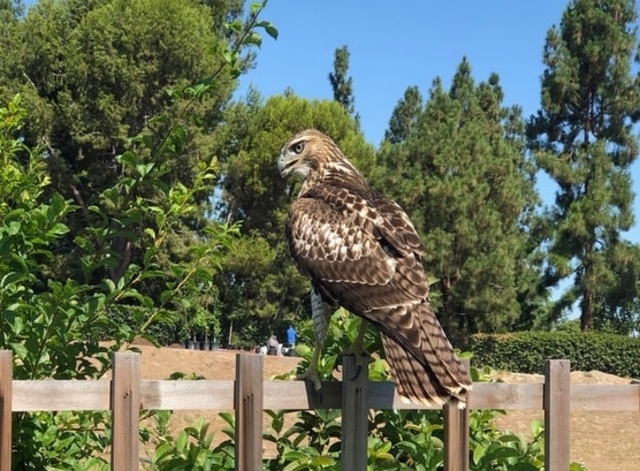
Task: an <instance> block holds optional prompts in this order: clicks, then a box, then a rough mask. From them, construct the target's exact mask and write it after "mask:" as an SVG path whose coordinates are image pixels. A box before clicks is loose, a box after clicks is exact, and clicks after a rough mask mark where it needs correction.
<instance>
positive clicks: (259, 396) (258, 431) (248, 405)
mask: <svg viewBox="0 0 640 471" xmlns="http://www.w3.org/2000/svg"><path fill="white" fill-rule="evenodd" d="M262 363H263V358H262V355H249V354H242V353H239V354H238V355H236V384H235V398H234V407H235V412H236V471H262V405H263V400H264V399H263V390H264V385H263V372H262Z"/></svg>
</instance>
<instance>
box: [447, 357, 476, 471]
mask: <svg viewBox="0 0 640 471" xmlns="http://www.w3.org/2000/svg"><path fill="white" fill-rule="evenodd" d="M462 363H463V364H464V366H465V367H466V368H467V371H469V367H470V362H469V359H466V358H465V359H463V360H462ZM470 394H472V393H470ZM467 399H468V397H467ZM459 405H460V401H458V400H457V399H451V400H450V401H449V402H447V403H446V404H445V406H444V410H443V414H444V469H445V471H467V470H468V469H469V407H468V405H467V406H466V407H465V408H464V409H460V407H459Z"/></svg>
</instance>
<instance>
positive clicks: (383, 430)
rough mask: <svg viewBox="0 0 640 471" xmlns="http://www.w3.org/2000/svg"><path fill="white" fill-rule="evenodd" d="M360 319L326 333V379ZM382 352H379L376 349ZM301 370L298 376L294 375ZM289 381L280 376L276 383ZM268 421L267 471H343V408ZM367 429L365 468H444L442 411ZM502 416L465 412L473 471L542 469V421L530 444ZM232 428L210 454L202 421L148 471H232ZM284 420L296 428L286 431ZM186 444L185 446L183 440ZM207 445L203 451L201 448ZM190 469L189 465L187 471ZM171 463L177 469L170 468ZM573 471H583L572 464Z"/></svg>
mask: <svg viewBox="0 0 640 471" xmlns="http://www.w3.org/2000/svg"><path fill="white" fill-rule="evenodd" d="M358 327H359V321H357V320H356V319H355V318H354V317H353V316H351V315H349V314H347V313H346V312H344V311H339V312H337V313H336V314H335V315H334V317H333V318H332V321H331V325H330V327H329V329H330V334H329V336H328V339H327V345H326V346H325V352H326V354H325V355H323V357H322V359H321V361H320V373H321V375H322V376H323V377H324V378H325V379H330V378H332V372H333V369H334V366H335V364H336V363H337V362H338V356H339V352H342V351H344V350H345V349H346V348H347V347H349V346H350V345H351V343H352V342H353V340H354V339H355V337H356V335H357V331H358ZM301 330H302V338H305V337H306V338H312V334H311V332H310V331H308V330H307V327H306V326H303V327H301ZM377 337H378V336H377V335H376V334H375V333H374V332H373V331H369V332H368V333H367V335H366V337H365V344H366V345H368V348H373V349H374V350H368V351H376V350H375V349H376V348H380V343H379V339H378V338H377ZM296 350H297V351H298V353H299V354H301V355H302V357H303V360H302V361H301V364H302V367H306V366H308V361H309V360H310V357H311V348H310V347H309V346H306V345H302V344H301V345H298V347H297V348H296ZM377 351H378V352H380V351H381V350H377ZM298 372H299V371H298ZM489 372H490V370H489V369H488V368H484V369H482V370H479V369H477V368H472V370H471V375H472V378H473V380H474V381H475V382H478V381H484V380H486V379H487V377H488V373H489ZM292 375H293V373H292V374H290V375H283V377H281V379H285V378H288V377H290V376H292ZM369 376H370V378H375V379H378V380H387V379H389V377H388V371H387V368H386V364H385V363H384V361H382V359H380V358H379V357H378V355H373V357H372V359H371V361H370V363H369ZM266 413H267V415H268V416H269V417H270V419H271V424H270V426H269V427H268V431H267V432H265V434H264V437H263V438H264V440H266V441H268V442H271V443H273V445H274V446H275V450H276V457H275V458H269V459H266V460H265V461H264V469H265V470H269V471H302V470H311V471H337V470H339V469H340V450H341V446H342V444H341V439H342V427H341V423H340V417H341V415H342V414H341V411H340V410H335V409H332V410H316V411H300V412H293V411H291V412H285V411H266ZM370 414H371V415H370V420H369V430H368V445H367V450H368V457H367V460H368V465H367V469H368V470H371V471H373V470H390V471H435V470H438V469H442V466H443V462H444V431H443V427H444V426H443V416H442V412H441V411H431V410H422V411H419V410H378V411H371V413H370ZM501 414H505V412H504V411H498V410H496V411H493V410H475V411H471V413H470V420H469V425H470V432H469V433H470V437H469V438H470V439H469V445H470V446H469V461H470V469H471V470H472V471H496V470H497V471H538V470H541V469H543V467H544V429H543V426H542V424H541V423H540V422H539V421H534V422H533V423H532V424H531V427H532V428H531V431H532V436H533V439H532V440H527V439H525V438H524V437H522V436H519V435H514V434H512V433H510V432H505V431H501V430H499V429H498V428H497V426H496V424H495V419H496V417H498V416H499V415H501ZM221 416H222V417H223V419H224V420H225V421H226V422H227V424H228V425H229V427H227V428H225V430H223V432H224V433H225V434H226V435H227V436H228V437H229V440H226V441H224V442H223V443H221V444H220V445H218V446H216V447H215V448H210V447H209V446H208V445H207V444H210V443H211V441H210V440H208V441H206V440H203V438H202V437H203V430H204V431H205V432H206V427H205V426H204V425H203V424H202V423H200V424H199V425H198V426H197V427H195V428H186V429H184V430H183V431H181V432H180V433H179V435H178V439H175V440H174V439H172V438H165V439H163V440H162V444H161V445H160V446H158V448H157V449H156V452H155V455H154V456H153V458H152V459H151V462H152V465H151V466H150V467H149V470H150V471H163V470H168V469H193V470H205V469H211V468H208V467H206V466H205V465H204V463H213V462H215V463H216V466H217V467H216V468H215V469H219V470H223V471H224V470H232V469H234V464H233V460H230V459H229V457H230V456H232V455H231V447H232V446H233V439H234V437H235V433H234V429H235V423H234V421H233V417H231V416H230V415H229V414H221ZM287 422H293V425H292V426H290V427H285V424H286V423H287ZM187 439H189V440H187ZM205 445H207V446H206V449H204V448H202V447H204V446H205ZM188 464H189V465H190V466H191V467H189V466H188ZM170 465H176V466H178V467H177V468H172V467H171V466H170ZM570 469H571V471H585V468H583V467H582V466H581V465H579V464H577V463H572V464H571V468H570Z"/></svg>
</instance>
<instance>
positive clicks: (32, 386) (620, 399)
mask: <svg viewBox="0 0 640 471" xmlns="http://www.w3.org/2000/svg"><path fill="white" fill-rule="evenodd" d="M12 364H13V363H12V356H11V352H9V351H0V471H10V470H11V413H12V412H19V411H63V410H111V411H112V415H113V443H112V451H111V469H112V470H117V471H133V470H137V469H138V466H139V449H138V446H139V442H138V425H139V411H140V410H141V409H149V410H151V409H171V410H231V409H235V414H236V428H237V430H236V469H237V470H239V471H258V470H262V433H263V429H262V427H263V424H262V419H263V414H262V411H263V410H265V409H284V410H304V409H333V408H341V409H342V410H343V414H342V434H343V436H342V456H341V460H342V461H341V469H343V470H349V471H362V470H365V469H366V463H367V434H366V433H364V432H363V430H367V411H368V410H369V409H392V408H393V409H416V408H418V407H417V406H415V405H413V404H406V403H404V402H402V401H401V400H400V399H399V397H398V396H397V394H396V393H395V389H394V386H393V384H392V383H381V382H369V381H368V378H367V377H366V375H363V374H361V375H359V376H357V377H356V378H355V379H353V380H345V381H343V382H342V383H340V382H327V383H324V384H323V390H324V393H323V398H322V402H318V399H317V398H316V395H315V394H314V393H313V392H311V391H310V390H309V389H308V387H307V385H306V384H305V383H304V382H302V381H263V357H261V356H259V355H253V354H239V355H237V357H236V380H235V381H211V380H200V381H165V380H141V378H140V357H139V355H137V354H135V353H129V352H123V353H116V354H115V356H114V364H113V375H112V379H110V380H107V379H104V380H87V381H79V380H65V381H52V380H43V381H28V380H13V378H12ZM355 371H356V365H355V361H354V359H353V358H352V357H346V358H345V360H344V370H343V377H344V378H352V377H354V376H355V375H354V372H355ZM469 408H471V409H506V410H544V420H545V448H546V450H545V452H546V457H545V469H546V470H547V471H566V470H568V469H569V444H570V440H569V438H570V427H569V425H570V413H571V411H572V410H573V411H576V410H588V411H635V412H638V411H640V384H628V385H626V384H625V385H592V384H591V385H587V384H573V385H572V384H570V375H569V362H568V361H566V360H550V361H547V363H546V365H545V382H544V384H542V383H537V384H533V383H517V384H516V383H476V384H474V386H473V392H472V394H471V395H470V397H469V401H468V408H466V409H463V410H461V409H459V408H458V407H457V404H456V403H455V402H454V403H450V404H448V405H447V406H445V410H444V418H445V430H444V433H445V466H444V467H445V470H446V471H464V470H467V469H468V468H469V461H468V460H469V452H468V449H469V441H468V418H469V416H468V413H469V412H468V411H469Z"/></svg>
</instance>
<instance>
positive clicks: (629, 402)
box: [13, 379, 640, 412]
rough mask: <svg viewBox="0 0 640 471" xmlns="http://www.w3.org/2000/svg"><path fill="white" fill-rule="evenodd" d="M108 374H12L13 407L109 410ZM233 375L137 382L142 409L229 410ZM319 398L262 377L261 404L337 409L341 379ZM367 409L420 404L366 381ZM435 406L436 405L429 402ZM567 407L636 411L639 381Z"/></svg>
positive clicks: (535, 398) (508, 403) (501, 401)
mask: <svg viewBox="0 0 640 471" xmlns="http://www.w3.org/2000/svg"><path fill="white" fill-rule="evenodd" d="M110 384H111V382H110V381H109V380H104V379H103V380H94V381H90V380H87V381H82V380H59V381H50V380H46V381H30V380H13V411H14V412H24V411H54V410H60V411H62V410H108V409H109V404H110V402H109V401H110V398H109V394H110ZM234 384H235V383H234V381H229V380H225V381H222V380H197V381H186V380H180V381H168V380H143V381H141V382H140V400H141V404H142V408H143V409H172V410H232V409H233V406H234V402H233V392H234ZM543 388H544V384H543V383H476V384H474V385H473V393H472V394H471V397H470V398H469V408H471V409H504V410H543ZM322 389H323V397H322V401H320V400H319V398H318V397H317V396H316V394H315V393H314V392H313V391H312V390H311V389H310V387H309V386H308V385H307V384H306V383H305V382H304V381H265V382H264V404H263V407H264V408H265V409H284V410H304V409H338V408H340V407H341V404H342V392H341V383H339V382H337V381H331V382H324V383H323V385H322ZM368 395H369V400H368V407H369V409H420V408H421V407H420V406H417V405H415V404H412V403H407V402H403V401H402V399H401V398H400V397H399V396H398V395H397V394H396V393H395V386H394V385H393V383H390V382H369V384H368ZM433 409H435V407H434V408H433ZM571 410H574V411H578V410H585V411H612V412H613V411H617V412H638V411H639V410H640V384H616V385H614V384H572V386H571Z"/></svg>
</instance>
